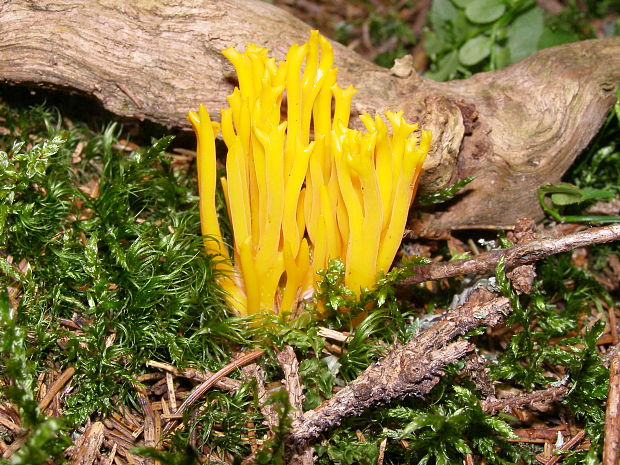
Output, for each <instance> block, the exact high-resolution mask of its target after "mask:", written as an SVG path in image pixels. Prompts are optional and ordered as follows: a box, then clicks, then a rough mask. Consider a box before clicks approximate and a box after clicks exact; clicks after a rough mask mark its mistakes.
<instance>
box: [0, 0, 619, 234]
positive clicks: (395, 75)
mask: <svg viewBox="0 0 620 465" xmlns="http://www.w3.org/2000/svg"><path fill="white" fill-rule="evenodd" d="M0 29H1V30H2V31H3V33H2V35H0V48H2V54H1V55H0V81H1V82H5V83H10V84H29V85H38V86H48V87H56V88H65V89H72V90H74V91H79V92H81V93H84V94H87V95H91V96H94V97H96V98H97V99H98V100H99V101H100V102H101V103H102V104H103V106H104V107H105V108H107V109H108V110H110V111H112V112H114V113H116V114H118V115H121V116H125V117H136V118H140V119H148V120H152V121H155V122H157V123H160V124H163V125H166V126H170V127H188V125H187V122H186V121H185V115H186V114H187V111H188V110H190V109H194V108H196V107H197V106H198V104H199V103H203V104H205V105H206V106H207V108H208V109H209V110H210V111H211V113H212V115H213V116H214V117H215V118H218V117H219V114H218V109H219V108H221V107H223V106H224V105H226V101H225V96H226V95H227V94H228V93H230V92H231V90H232V87H233V85H234V71H233V68H232V66H231V65H230V64H229V63H228V62H227V61H226V59H225V58H224V57H223V56H222V55H221V53H220V51H221V50H222V49H224V48H226V47H229V46H233V47H236V48H238V49H242V48H243V47H244V45H245V43H246V42H249V41H252V42H254V43H257V44H259V45H261V46H264V47H266V48H268V49H270V50H271V51H272V52H273V54H274V56H276V57H277V58H279V59H281V58H283V56H284V53H285V51H286V50H287V49H288V47H289V46H290V45H291V44H293V43H295V42H298V43H301V42H304V41H305V40H307V37H308V32H309V30H310V27H309V26H308V25H306V24H304V23H303V22H301V21H299V20H298V19H296V18H294V17H292V16H291V15H290V14H288V13H287V12H285V11H283V10H281V9H279V8H277V7H275V6H273V5H270V4H268V3H266V2H262V1H260V0H221V1H218V2H197V1H191V2H185V1H184V2H181V1H179V0H157V1H152V2H133V3H128V2H124V1H121V0H105V1H98V0H80V1H77V0H54V1H50V0H28V1H27V0H12V1H4V2H0ZM334 48H335V55H336V56H335V63H336V66H338V67H339V69H340V75H339V83H340V85H348V84H353V85H354V86H355V87H357V88H358V89H359V93H358V95H356V96H355V98H354V101H353V111H354V113H357V114H359V113H363V112H370V113H374V112H377V111H383V110H386V109H390V110H398V109H402V110H404V112H405V114H406V116H407V118H409V119H411V120H415V121H419V122H420V124H421V126H422V127H424V128H427V129H431V130H432V131H433V136H434V143H433V147H432V150H431V153H430V155H429V157H428V158H427V161H426V163H425V169H426V172H425V175H424V177H423V179H422V184H421V185H422V188H423V189H426V190H436V189H439V188H441V187H445V186H447V185H449V184H451V183H454V182H455V181H456V180H458V179H462V178H464V177H466V176H471V175H473V176H475V177H476V179H475V181H474V182H473V183H472V184H470V185H469V186H468V188H467V190H466V192H465V193H464V194H463V195H460V196H459V198H458V199H457V200H456V201H454V202H452V203H451V204H450V205H448V206H447V207H446V208H445V210H443V211H440V212H436V213H435V214H434V215H433V216H432V217H429V218H428V221H427V223H425V231H426V232H429V231H432V230H445V229H449V228H463V227H471V226H474V227H481V228H483V227H493V228H495V227H509V226H511V225H513V224H514V223H515V222H516V220H517V219H518V218H521V217H526V216H527V217H530V218H534V219H536V218H540V217H541V216H542V211H541V210H540V208H539V206H538V202H537V200H536V189H537V188H538V187H539V186H540V185H542V184H545V183H554V182H557V181H559V180H560V178H561V176H562V174H563V173H564V172H565V171H566V169H567V168H568V167H569V166H570V165H571V163H572V162H573V161H574V159H575V158H576V156H577V155H578V154H579V153H580V152H581V151H582V149H583V148H584V147H585V146H586V145H587V144H588V142H589V141H590V140H591V139H592V137H593V136H594V135H595V134H596V132H597V131H598V129H599V128H600V126H601V124H602V122H603V120H604V118H605V115H606V113H607V111H608V110H609V108H610V106H611V105H612V104H613V102H614V101H615V90H616V88H617V85H618V82H619V81H620V37H615V38H608V39H598V40H590V41H583V42H579V43H574V44H569V45H564V46H561V47H555V48H551V49H547V50H543V51H541V52H539V53H536V54H534V55H532V56H530V57H528V58H526V59H524V60H522V61H520V62H519V63H516V64H514V65H512V66H509V67H508V68H505V69H503V70H499V71H494V72H490V73H480V74H477V75H474V76H472V77H471V78H469V79H465V80H459V81H451V82H446V83H437V82H433V81H430V80H427V79H424V78H422V77H420V76H419V75H418V74H417V73H415V72H414V70H413V69H411V70H409V72H406V71H407V70H403V66H406V65H403V63H401V64H400V65H399V66H398V67H396V68H395V69H394V70H393V71H390V70H387V69H384V68H380V67H378V66H376V65H374V64H372V63H370V62H368V61H366V60H364V59H363V58H361V57H360V56H358V55H357V54H355V53H354V52H353V51H351V50H348V49H347V48H345V47H343V46H341V45H339V44H334ZM353 116H355V115H353ZM352 121H355V118H352Z"/></svg>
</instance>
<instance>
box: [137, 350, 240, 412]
mask: <svg viewBox="0 0 620 465" xmlns="http://www.w3.org/2000/svg"><path fill="white" fill-rule="evenodd" d="M146 365H147V366H149V367H152V368H158V369H160V370H164V371H166V372H168V373H171V374H173V375H174V376H179V377H182V378H188V379H193V380H194V381H198V382H201V383H203V382H205V381H206V380H208V379H209V378H211V377H212V376H213V373H211V372H209V371H206V370H197V369H195V368H186V369H185V370H179V369H178V368H177V367H175V366H174V365H170V364H169V363H164V362H157V361H155V360H149V361H148V362H147V363H146ZM214 386H215V387H216V388H218V389H222V390H223V391H236V390H237V389H239V387H240V386H241V381H239V380H237V379H232V378H228V377H226V376H223V377H222V378H220V379H219V380H218V381H217V382H216V383H215V385H214ZM175 410H176V409H175Z"/></svg>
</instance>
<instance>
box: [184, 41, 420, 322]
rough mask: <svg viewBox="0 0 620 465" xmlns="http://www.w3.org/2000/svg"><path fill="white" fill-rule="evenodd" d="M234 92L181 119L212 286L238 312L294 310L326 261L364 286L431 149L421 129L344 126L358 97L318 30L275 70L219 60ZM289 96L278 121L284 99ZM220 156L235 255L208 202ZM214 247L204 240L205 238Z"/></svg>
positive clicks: (233, 55)
mask: <svg viewBox="0 0 620 465" xmlns="http://www.w3.org/2000/svg"><path fill="white" fill-rule="evenodd" d="M222 53H223V54H224V56H226V58H228V60H229V61H230V62H231V63H232V64H233V66H234V67H235V70H236V72H237V75H238V80H239V86H238V87H236V88H235V89H234V91H233V93H232V94H230V95H229V96H228V103H229V108H226V109H224V110H222V111H221V125H220V124H218V123H216V122H212V121H211V120H210V118H209V114H208V112H207V110H206V109H205V107H204V106H202V105H201V106H200V107H199V110H198V113H196V112H190V113H189V115H188V119H189V121H190V122H191V123H192V125H193V128H194V131H195V132H196V137H197V140H198V147H197V159H198V160H197V163H198V183H199V194H200V215H201V228H202V234H203V236H205V238H206V239H205V247H206V249H207V252H208V253H210V254H215V255H219V256H221V261H220V262H219V265H218V266H219V267H220V268H221V269H223V270H225V271H228V272H227V273H223V277H222V278H221V285H222V286H223V288H224V290H225V291H227V293H228V296H229V297H228V299H229V304H230V306H231V307H232V308H234V309H235V310H236V311H237V312H238V313H239V314H240V315H250V314H255V313H260V312H292V313H295V312H296V311H297V310H298V306H299V305H300V303H302V302H303V301H304V300H306V299H309V298H311V297H312V295H313V292H314V289H315V288H316V284H317V280H318V279H320V276H319V275H318V274H317V272H318V271H320V270H322V269H325V268H327V266H328V262H329V260H330V259H335V258H337V259H340V260H342V261H343V262H344V264H345V265H346V274H345V284H346V286H347V287H348V288H349V289H351V290H353V291H354V292H356V293H357V294H358V295H359V292H360V291H361V290H363V289H367V288H371V287H372V286H373V285H374V284H375V281H376V278H377V275H378V274H379V273H381V272H387V271H388V269H389V267H390V266H391V264H392V261H393V260H394V257H395V255H396V252H397V251H398V248H399V247H400V243H401V239H402V235H403V232H404V229H405V225H406V221H407V213H408V210H409V207H410V205H411V202H412V200H413V197H414V195H415V191H416V188H417V184H418V179H419V176H420V173H421V170H422V162H423V161H424V158H425V156H426V154H427V152H428V149H429V146H430V141H431V134H430V131H424V130H422V131H418V130H417V129H418V127H417V124H409V123H407V122H406V121H405V119H404V118H403V114H402V112H397V113H394V112H389V111H388V112H385V118H386V119H387V120H388V121H389V123H390V126H391V130H390V129H389V128H388V126H387V125H386V123H385V122H384V120H383V119H382V118H381V117H380V116H379V115H377V116H375V117H374V118H372V117H371V116H370V115H368V114H363V115H361V116H360V119H361V121H362V122H363V124H364V125H365V127H366V130H367V131H366V132H360V131H357V130H354V129H349V128H348V124H349V115H350V108H351V98H352V97H353V95H354V94H355V93H356V90H355V89H354V88H353V87H352V86H349V87H348V88H346V89H342V88H340V87H339V86H338V84H336V75H337V69H335V68H333V67H332V66H333V61H334V54H333V50H332V47H331V45H330V43H329V41H328V40H327V39H326V38H325V37H323V36H321V35H320V34H319V33H318V32H317V31H313V32H312V33H311V35H310V39H309V41H308V42H307V43H305V44H303V45H301V46H300V45H297V44H295V45H293V46H292V47H291V48H290V49H289V51H288V53H287V55H286V59H285V60H284V61H282V62H279V63H276V61H275V59H273V58H270V57H268V55H267V53H268V51H267V50H266V49H265V48H261V47H259V46H257V45H254V44H248V45H247V48H246V51H245V52H244V53H239V52H237V51H236V50H234V49H232V48H228V49H226V50H224V51H223V52H222ZM283 96H286V101H285V106H286V108H285V110H286V111H285V112H284V114H285V115H286V119H284V120H283V119H282V116H281V114H282V111H281V107H282V101H283ZM220 129H221V132H222V137H223V139H224V142H225V144H226V146H227V147H228V156H227V158H226V177H222V178H221V183H222V188H223V192H224V196H225V199H226V206H227V209H228V215H229V217H230V220H231V224H232V229H233V235H234V244H233V247H232V250H233V254H234V257H232V259H231V257H230V255H229V253H228V250H227V249H226V247H225V245H224V244H223V241H222V235H221V232H220V227H219V223H218V217H217V213H216V205H215V190H216V158H215V157H216V154H215V137H216V136H217V134H218V133H219V131H220ZM208 238H211V239H215V240H211V239H208Z"/></svg>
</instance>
